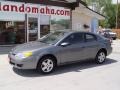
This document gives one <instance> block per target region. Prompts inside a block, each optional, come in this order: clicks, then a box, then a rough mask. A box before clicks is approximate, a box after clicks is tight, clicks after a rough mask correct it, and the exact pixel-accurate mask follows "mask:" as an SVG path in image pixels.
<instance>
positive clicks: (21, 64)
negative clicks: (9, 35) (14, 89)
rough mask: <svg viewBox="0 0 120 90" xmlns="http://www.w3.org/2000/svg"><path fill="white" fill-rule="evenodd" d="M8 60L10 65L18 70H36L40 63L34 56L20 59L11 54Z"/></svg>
mask: <svg viewBox="0 0 120 90" xmlns="http://www.w3.org/2000/svg"><path fill="white" fill-rule="evenodd" d="M8 58H9V63H10V64H11V65H12V66H13V67H15V68H18V69H36V66H37V62H38V60H37V58H36V57H34V56H31V57H29V58H25V59H18V58H16V57H15V56H14V55H11V54H9V55H8Z"/></svg>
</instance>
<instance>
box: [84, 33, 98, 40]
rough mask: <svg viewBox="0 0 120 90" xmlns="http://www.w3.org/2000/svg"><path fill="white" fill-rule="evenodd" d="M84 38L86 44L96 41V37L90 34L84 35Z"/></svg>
mask: <svg viewBox="0 0 120 90" xmlns="http://www.w3.org/2000/svg"><path fill="white" fill-rule="evenodd" d="M85 37H86V41H87V42H91V41H96V37H95V36H94V35H92V34H86V35H85Z"/></svg>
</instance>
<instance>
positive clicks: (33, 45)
mask: <svg viewBox="0 0 120 90" xmlns="http://www.w3.org/2000/svg"><path fill="white" fill-rule="evenodd" d="M48 46H50V45H49V44H45V43H41V42H37V41H34V42H29V43H24V44H21V45H18V46H16V47H15V48H13V49H12V52H14V53H18V52H24V51H34V50H39V49H41V48H45V47H48Z"/></svg>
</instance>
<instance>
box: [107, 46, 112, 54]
mask: <svg viewBox="0 0 120 90" xmlns="http://www.w3.org/2000/svg"><path fill="white" fill-rule="evenodd" d="M112 51H113V48H112V47H109V48H108V50H107V55H110V54H111V53H112Z"/></svg>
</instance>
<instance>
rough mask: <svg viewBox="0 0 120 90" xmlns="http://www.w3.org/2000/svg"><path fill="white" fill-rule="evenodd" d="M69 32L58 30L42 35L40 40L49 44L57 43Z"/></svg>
mask: <svg viewBox="0 0 120 90" xmlns="http://www.w3.org/2000/svg"><path fill="white" fill-rule="evenodd" d="M66 33H67V32H62V31H57V32H54V33H51V34H48V35H46V36H44V37H42V38H41V39H40V40H39V42H42V43H47V44H56V43H57V42H58V41H59V40H60V39H61V38H62V37H64V36H65V34H66Z"/></svg>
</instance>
